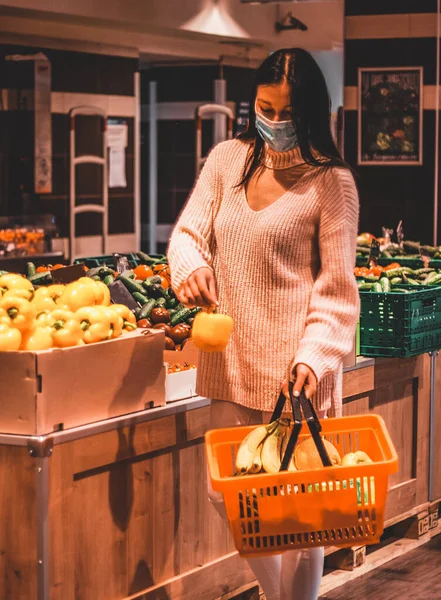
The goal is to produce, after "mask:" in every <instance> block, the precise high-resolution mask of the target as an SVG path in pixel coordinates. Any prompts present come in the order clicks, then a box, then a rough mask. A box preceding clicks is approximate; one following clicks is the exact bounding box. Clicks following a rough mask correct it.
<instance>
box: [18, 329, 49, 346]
mask: <svg viewBox="0 0 441 600" xmlns="http://www.w3.org/2000/svg"><path fill="white" fill-rule="evenodd" d="M53 345H54V342H53V340H52V333H51V330H50V328H49V327H35V328H34V329H31V330H30V331H28V332H27V333H25V334H24V335H23V338H22V342H21V350H28V351H29V352H33V351H34V350H48V349H49V348H52V347H53Z"/></svg>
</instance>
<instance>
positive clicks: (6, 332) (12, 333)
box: [0, 322, 21, 352]
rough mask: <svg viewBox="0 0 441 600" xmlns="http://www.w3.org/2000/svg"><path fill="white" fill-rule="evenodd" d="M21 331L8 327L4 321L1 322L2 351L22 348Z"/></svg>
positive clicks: (0, 347) (0, 343)
mask: <svg viewBox="0 0 441 600" xmlns="http://www.w3.org/2000/svg"><path fill="white" fill-rule="evenodd" d="M20 344H21V333H20V332H19V330H18V329H14V328H13V327H8V325H7V324H6V323H4V322H0V352H6V351H9V352H11V351H15V350H18V349H19V348H20Z"/></svg>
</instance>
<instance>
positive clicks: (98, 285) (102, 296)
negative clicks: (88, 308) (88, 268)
mask: <svg viewBox="0 0 441 600" xmlns="http://www.w3.org/2000/svg"><path fill="white" fill-rule="evenodd" d="M76 283H81V284H84V285H90V286H91V287H92V288H93V290H94V292H95V304H96V305H99V306H109V305H110V290H109V288H108V287H107V285H106V284H105V283H103V282H102V281H96V280H95V279H92V278H91V277H80V278H79V279H78V280H77V281H76Z"/></svg>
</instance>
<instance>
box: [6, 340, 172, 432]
mask: <svg viewBox="0 0 441 600" xmlns="http://www.w3.org/2000/svg"><path fill="white" fill-rule="evenodd" d="M163 349H164V333H163V332H162V331H154V332H153V331H149V332H147V331H146V330H137V331H134V332H133V333H128V334H125V335H123V336H122V337H120V338H118V339H116V340H111V341H108V342H101V343H97V344H90V345H89V346H79V347H76V348H64V349H52V350H41V351H38V352H3V353H2V356H1V360H0V390H1V392H0V394H1V395H0V432H1V433H13V434H22V435H44V434H47V433H50V432H52V431H54V430H59V429H70V428H72V427H78V426H80V425H85V424H87V423H93V422H96V421H101V420H104V419H109V418H112V417H117V416H121V415H124V414H128V413H133V412H136V411H140V410H145V408H146V407H150V406H163V405H164V404H165V373H164V365H163Z"/></svg>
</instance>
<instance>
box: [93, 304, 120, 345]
mask: <svg viewBox="0 0 441 600" xmlns="http://www.w3.org/2000/svg"><path fill="white" fill-rule="evenodd" d="M96 308H98V309H99V310H100V311H101V312H102V313H104V314H105V315H106V316H107V317H108V319H109V321H110V331H111V335H110V338H109V339H115V338H117V337H119V336H120V335H121V334H122V330H123V327H124V320H123V318H122V317H120V316H119V314H118V313H116V312H115V311H114V310H111V308H110V307H109V306H97V307H96Z"/></svg>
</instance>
